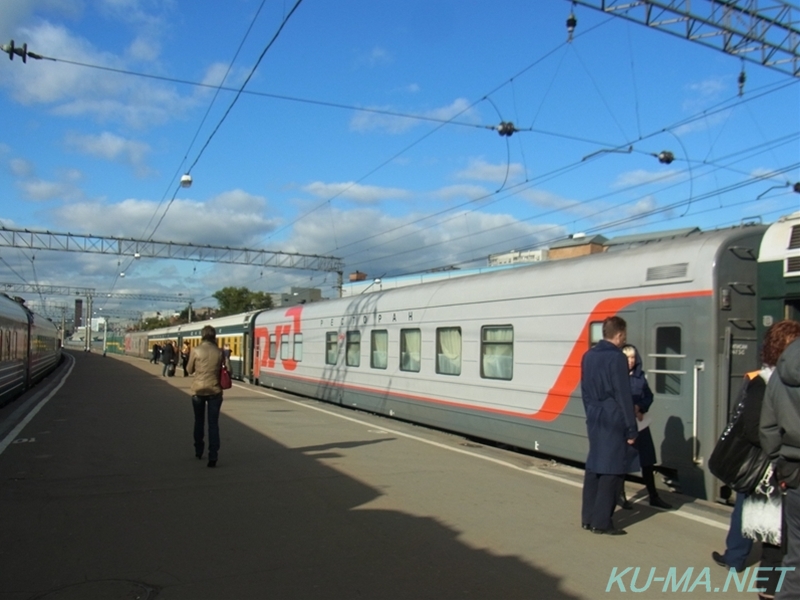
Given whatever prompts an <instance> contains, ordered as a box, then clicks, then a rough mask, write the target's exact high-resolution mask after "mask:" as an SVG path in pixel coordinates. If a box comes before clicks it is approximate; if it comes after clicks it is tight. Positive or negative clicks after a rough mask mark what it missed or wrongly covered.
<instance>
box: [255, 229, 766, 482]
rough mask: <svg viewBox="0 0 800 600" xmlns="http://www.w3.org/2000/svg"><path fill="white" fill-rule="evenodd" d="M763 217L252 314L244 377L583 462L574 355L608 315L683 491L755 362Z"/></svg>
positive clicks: (701, 472)
mask: <svg viewBox="0 0 800 600" xmlns="http://www.w3.org/2000/svg"><path fill="white" fill-rule="evenodd" d="M764 230H765V227H763V226H756V225H751V226H743V227H737V228H733V229H729V230H722V231H714V232H700V231H697V230H695V231H693V232H691V233H684V234H682V235H674V236H671V237H669V238H667V239H660V240H650V241H648V242H647V243H627V244H621V245H616V246H612V247H610V248H609V249H608V251H607V252H604V253H601V254H594V255H590V256H584V257H580V258H572V259H566V260H559V261H547V262H543V263H537V264H534V265H531V266H526V267H520V268H516V269H509V270H503V271H499V272H494V273H485V274H480V275H474V276H467V277H462V278H456V279H450V280H446V281H440V282H432V283H426V284H421V285H418V286H412V287H406V288H398V289H393V290H389V291H380V292H374V293H370V294H363V295H361V296H356V297H353V298H347V299H339V300H331V301H327V302H323V303H315V304H309V305H305V306H296V307H292V308H289V309H288V310H287V309H284V310H272V311H265V312H262V313H260V314H258V315H257V316H256V318H255V349H254V352H255V357H254V358H255V364H254V367H253V376H254V378H255V380H256V382H257V383H259V384H260V385H263V386H269V387H274V388H278V389H283V390H286V391H290V392H294V393H298V394H303V395H307V396H311V397H315V398H319V399H323V400H327V401H330V402H335V403H339V404H342V405H347V406H353V407H358V408H361V409H364V410H369V411H373V412H376V413H380V414H385V415H387V416H392V417H395V418H401V419H405V420H408V421H413V422H417V423H421V424H425V425H430V426H434V427H439V428H442V429H447V430H450V431H455V432H459V433H463V434H466V435H470V436H475V437H480V438H484V439H489V440H495V441H499V442H503V443H505V444H511V445H514V446H517V447H520V448H525V449H529V450H534V451H539V452H542V453H546V454H549V455H552V456H557V457H562V458H566V459H570V460H575V461H581V462H582V461H583V460H585V457H586V452H587V440H586V427H585V422H584V421H585V417H584V412H583V406H582V402H581V399H580V389H579V382H580V359H581V357H582V355H583V353H584V352H585V351H586V350H588V349H589V348H590V347H591V345H592V344H593V343H595V342H596V341H597V340H598V339H600V337H601V336H600V327H601V323H602V321H603V319H604V318H605V317H607V316H609V315H613V314H619V315H620V316H622V317H623V318H625V319H626V321H627V322H628V328H629V332H628V333H629V340H630V341H631V343H633V344H635V345H636V346H637V347H638V348H639V351H640V353H641V355H642V358H643V361H644V367H645V370H646V371H647V373H648V378H649V380H650V384H651V387H652V388H653V391H654V393H655V397H656V403H655V404H654V408H653V411H652V416H653V423H652V425H651V430H652V432H653V438H654V441H655V443H656V445H657V446H658V447H660V452H659V454H660V458H661V463H662V465H664V466H666V467H668V468H670V469H672V470H673V471H674V473H675V474H676V475H677V479H678V480H679V481H680V485H681V489H682V491H684V492H686V493H689V494H692V495H695V496H698V497H703V498H717V497H719V494H720V483H719V482H718V481H716V480H714V479H713V478H712V477H711V476H710V475H709V474H708V472H707V470H706V468H705V457H707V456H708V454H709V453H710V451H711V449H712V448H713V446H714V443H715V442H716V439H717V436H718V434H719V432H720V431H721V430H722V428H723V427H724V425H725V423H726V421H727V415H728V411H729V402H730V400H729V399H730V395H731V390H732V389H736V388H738V382H739V381H740V380H741V377H742V376H743V374H744V373H745V372H746V371H748V370H751V369H753V368H755V366H757V365H758V344H757V338H756V333H757V332H756V318H757V316H756V315H757V298H756V293H755V289H756V277H757V263H756V257H757V255H758V248H759V243H760V240H761V237H762V235H763V233H764Z"/></svg>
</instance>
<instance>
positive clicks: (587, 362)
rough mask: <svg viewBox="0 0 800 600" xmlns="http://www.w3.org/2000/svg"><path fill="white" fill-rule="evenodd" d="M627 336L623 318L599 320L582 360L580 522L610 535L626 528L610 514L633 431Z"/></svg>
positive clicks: (616, 496)
mask: <svg viewBox="0 0 800 600" xmlns="http://www.w3.org/2000/svg"><path fill="white" fill-rule="evenodd" d="M626 338H627V325H626V323H625V320H624V319H622V318H621V317H608V318H607V319H606V320H605V321H603V339H602V340H600V342H598V343H597V345H596V346H594V347H593V348H591V349H590V350H589V351H588V352H587V353H586V354H584V355H583V359H582V360H581V395H582V396H583V407H584V409H585V410H586V429H587V431H588V435H589V456H588V457H587V458H586V474H585V475H584V479H583V507H582V510H581V525H582V527H583V528H584V529H590V530H591V531H592V532H593V533H605V534H608V535H622V534H625V533H626V532H625V530H624V529H615V528H614V526H613V524H612V521H611V515H612V514H613V512H614V508H615V506H616V503H617V498H618V497H619V494H620V492H621V491H622V485H623V482H624V478H625V473H626V472H627V471H628V467H629V465H630V460H631V453H632V449H631V445H632V444H633V442H634V440H635V439H636V433H637V428H636V417H635V416H634V409H633V398H632V396H631V385H630V380H629V377H628V361H627V359H626V358H625V355H624V354H623V353H622V351H621V350H620V348H622V346H624V345H625V340H626Z"/></svg>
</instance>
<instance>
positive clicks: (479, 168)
mask: <svg viewBox="0 0 800 600" xmlns="http://www.w3.org/2000/svg"><path fill="white" fill-rule="evenodd" d="M524 176H525V168H524V167H523V166H522V165H521V164H519V163H511V164H494V165H493V164H490V163H487V162H486V161H485V160H483V159H473V160H471V161H470V162H469V165H468V166H467V168H466V169H464V170H462V171H459V172H458V173H456V177H458V178H460V179H473V180H475V181H490V182H492V183H503V182H504V181H514V180H519V179H521V178H523V177H524Z"/></svg>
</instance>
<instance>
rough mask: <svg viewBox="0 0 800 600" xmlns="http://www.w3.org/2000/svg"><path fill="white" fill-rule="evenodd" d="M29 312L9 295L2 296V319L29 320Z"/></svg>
mask: <svg viewBox="0 0 800 600" xmlns="http://www.w3.org/2000/svg"><path fill="white" fill-rule="evenodd" d="M29 312H30V311H29V310H28V309H27V308H25V305H23V304H22V303H20V302H17V301H16V300H15V299H14V298H12V297H10V296H8V295H7V294H0V317H6V318H8V319H21V320H25V321H27V320H28V314H29Z"/></svg>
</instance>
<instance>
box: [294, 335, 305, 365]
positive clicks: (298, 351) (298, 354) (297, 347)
mask: <svg viewBox="0 0 800 600" xmlns="http://www.w3.org/2000/svg"><path fill="white" fill-rule="evenodd" d="M292 358H294V359H295V360H296V361H297V362H300V361H301V360H303V334H302V333H295V334H294V356H293V357H292Z"/></svg>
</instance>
